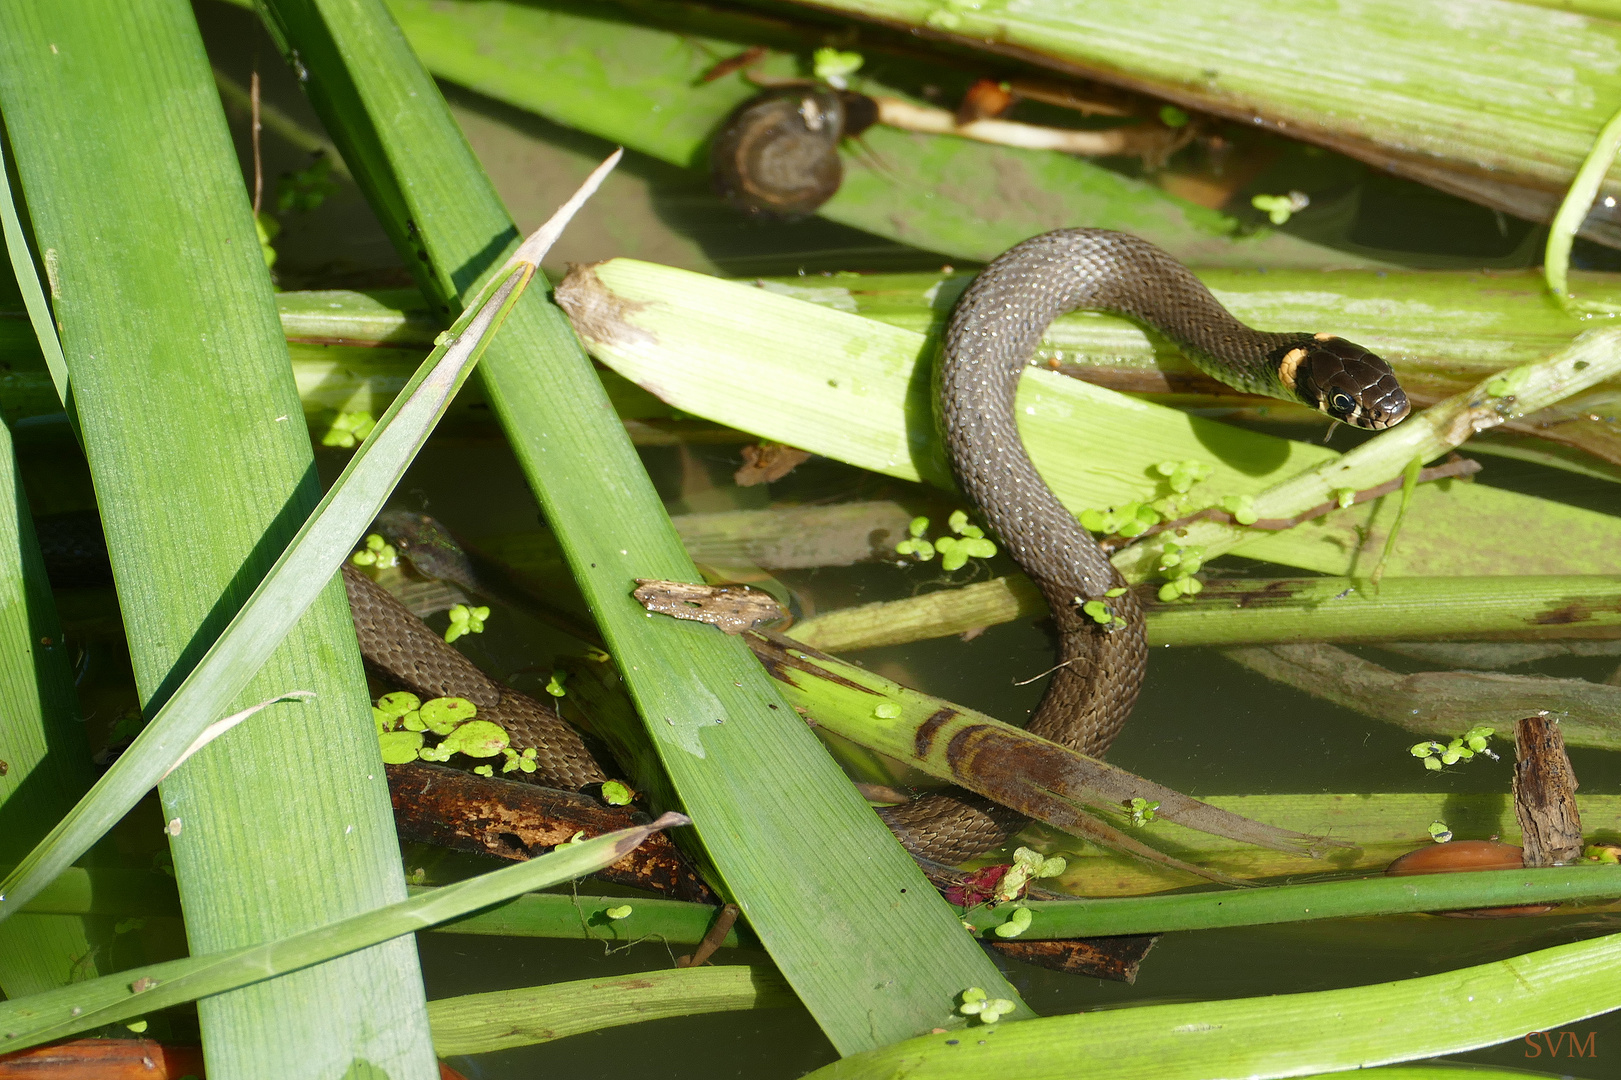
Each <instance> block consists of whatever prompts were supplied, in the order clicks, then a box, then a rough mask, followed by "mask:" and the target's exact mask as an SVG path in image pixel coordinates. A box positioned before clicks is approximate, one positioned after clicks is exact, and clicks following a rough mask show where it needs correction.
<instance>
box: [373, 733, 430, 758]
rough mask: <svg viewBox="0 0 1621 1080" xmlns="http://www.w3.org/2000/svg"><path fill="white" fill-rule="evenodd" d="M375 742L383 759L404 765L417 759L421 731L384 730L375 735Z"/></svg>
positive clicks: (420, 745)
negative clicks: (381, 752)
mask: <svg viewBox="0 0 1621 1080" xmlns="http://www.w3.org/2000/svg"><path fill="white" fill-rule="evenodd" d="M377 744H378V747H379V748H380V749H381V750H382V751H383V760H384V761H386V762H387V763H388V764H390V765H404V764H405V763H406V762H409V761H415V760H416V759H417V751H419V750H421V749H422V732H420V731H385V732H383V733H382V734H381V735H379V736H378V737H377Z"/></svg>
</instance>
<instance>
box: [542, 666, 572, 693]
mask: <svg viewBox="0 0 1621 1080" xmlns="http://www.w3.org/2000/svg"><path fill="white" fill-rule="evenodd" d="M567 678H568V672H566V671H554V672H552V677H551V678H549V679H547V680H546V692H547V693H548V694H550V695H551V696H552V697H562V696H564V695H565V694H567V693H568V691H567V690H565V689H563V682H564V680H565V679H567Z"/></svg>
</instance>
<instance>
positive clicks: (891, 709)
mask: <svg viewBox="0 0 1621 1080" xmlns="http://www.w3.org/2000/svg"><path fill="white" fill-rule="evenodd" d="M872 714H873V715H874V716H877V717H881V718H882V719H885V720H893V719H895V717H897V716H899V715H900V714H901V707H900V706H899V705H897V704H895V703H894V702H893V701H885V702H881V703H880V704H879V705H878V707H877V708H875V709H873V710H872Z"/></svg>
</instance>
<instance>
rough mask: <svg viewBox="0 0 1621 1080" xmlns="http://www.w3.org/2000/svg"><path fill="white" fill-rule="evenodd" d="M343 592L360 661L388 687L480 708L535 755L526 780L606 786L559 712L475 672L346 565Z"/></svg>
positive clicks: (515, 744) (551, 784)
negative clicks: (532, 769) (533, 764)
mask: <svg viewBox="0 0 1621 1080" xmlns="http://www.w3.org/2000/svg"><path fill="white" fill-rule="evenodd" d="M343 586H344V589H345V590H346V591H347V592H348V594H349V610H350V614H351V615H352V616H353V617H354V622H355V636H356V637H358V638H359V639H360V652H361V655H362V656H364V657H365V658H366V665H367V666H368V667H370V668H372V669H373V670H374V671H375V672H376V673H377V674H378V675H379V676H380V677H381V678H382V679H384V680H385V681H386V682H388V683H389V685H391V686H397V687H399V688H400V689H402V690H409V691H411V693H413V694H416V695H417V696H418V697H421V698H424V699H427V698H436V697H462V698H466V699H467V700H468V701H471V702H472V703H473V704H474V705H476V706H478V718H479V719H480V720H490V721H493V722H495V723H497V724H500V725H501V726H502V727H503V728H505V729H506V731H507V734H508V735H509V736H510V737H511V739H512V747H513V749H515V750H522V749H527V748H528V747H531V746H532V747H534V748H535V750H536V755H535V764H536V768H535V771H534V773H533V774H528V775H526V776H525V779H530V780H533V781H534V782H535V783H537V784H544V785H546V786H547V787H555V788H562V789H563V790H565V791H578V790H579V789H580V788H582V787H585V786H586V785H587V784H599V783H601V782H602V781H604V780H606V779H607V777H606V776H605V775H603V772H602V769H601V768H600V767H598V765H597V763H596V761H595V760H594V759H593V758H592V757H591V754H590V752H589V751H588V750H586V748H585V743H584V742H582V741H581V740H580V737H579V735H577V734H575V732H574V729H573V728H571V727H569V726H568V725H567V724H565V723H564V722H563V720H562V718H561V717H559V716H558V715H557V713H556V712H555V711H554V710H552V709H550V708H548V707H547V706H545V705H542V704H541V703H540V702H538V701H536V700H535V699H534V698H532V697H529V696H527V695H525V694H521V693H519V692H518V691H516V690H513V689H512V688H511V687H508V686H502V685H501V684H500V683H498V682H496V681H495V680H494V679H492V678H490V677H489V676H488V675H486V674H484V673H483V672H482V671H480V670H479V669H478V668H476V667H474V666H473V664H472V662H471V661H470V660H468V659H467V658H466V657H465V656H463V655H462V654H461V653H459V652H457V651H456V650H455V649H453V648H451V647H450V646H449V645H447V644H445V640H444V639H443V638H441V637H440V636H439V635H438V634H436V633H434V632H433V631H432V630H430V629H428V627H427V624H425V623H424V622H423V621H422V620H421V619H419V618H417V617H416V616H415V615H413V614H411V612H410V611H409V610H407V609H406V607H405V605H404V604H401V603H400V602H399V601H398V600H396V599H394V597H393V596H391V595H389V593H388V591H387V590H386V589H384V588H383V587H382V586H381V585H379V584H377V583H376V582H375V581H373V580H372V579H371V578H369V577H367V576H366V575H365V574H364V573H362V572H361V571H359V570H357V569H355V568H354V567H353V566H350V565H349V564H348V563H345V564H344V567H343Z"/></svg>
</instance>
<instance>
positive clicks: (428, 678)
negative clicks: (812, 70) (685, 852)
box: [40, 229, 1408, 864]
mask: <svg viewBox="0 0 1621 1080" xmlns="http://www.w3.org/2000/svg"><path fill="white" fill-rule="evenodd" d="M1078 308H1087V309H1092V310H1101V311H1110V312H1116V313H1119V314H1122V315H1125V316H1128V317H1130V318H1132V319H1134V320H1136V321H1138V322H1140V323H1143V324H1146V325H1147V326H1149V327H1152V328H1153V329H1155V330H1157V331H1159V332H1160V333H1161V334H1163V335H1164V336H1166V337H1167V338H1169V339H1170V340H1171V341H1172V342H1174V343H1175V344H1176V345H1177V346H1178V347H1179V348H1180V349H1181V350H1182V351H1183V353H1184V354H1186V355H1187V357H1188V358H1189V359H1190V360H1192V361H1193V362H1194V363H1195V364H1196V365H1198V366H1199V367H1200V368H1201V369H1203V370H1204V371H1205V372H1207V373H1208V374H1210V375H1212V376H1214V377H1215V378H1217V379H1220V380H1221V381H1222V382H1225V383H1228V384H1230V385H1232V386H1235V387H1237V388H1239V389H1241V390H1245V391H1248V392H1251V393H1257V394H1265V395H1268V396H1271V397H1277V398H1283V399H1285V400H1290V401H1300V402H1303V403H1305V404H1307V405H1309V406H1312V407H1313V408H1317V409H1320V410H1322V411H1323V412H1325V413H1326V414H1327V415H1329V416H1330V417H1333V418H1334V419H1336V420H1340V421H1343V422H1345V423H1348V424H1353V425H1356V426H1359V427H1366V428H1384V427H1389V426H1390V425H1392V424H1395V423H1397V422H1398V421H1400V420H1401V419H1402V418H1403V417H1405V416H1406V415H1407V410H1408V404H1407V398H1406V395H1405V394H1404V393H1403V392H1402V390H1401V388H1400V387H1399V386H1398V385H1397V384H1396V379H1395V376H1394V374H1392V372H1391V370H1390V367H1389V365H1387V364H1386V363H1385V362H1384V361H1383V360H1381V359H1379V358H1378V357H1377V356H1374V355H1373V354H1372V353H1370V352H1368V351H1367V350H1366V349H1363V348H1361V347H1360V346H1357V345H1353V344H1351V343H1350V342H1348V341H1345V340H1343V339H1341V338H1337V337H1332V336H1330V335H1326V334H1306V333H1297V334H1273V333H1262V332H1260V331H1257V330H1252V329H1250V328H1249V327H1247V326H1245V325H1244V324H1243V323H1241V322H1239V321H1238V320H1237V319H1235V318H1234V317H1233V316H1232V315H1231V314H1229V313H1228V311H1227V310H1226V309H1225V308H1223V307H1222V306H1221V304H1220V303H1219V302H1218V301H1217V300H1216V298H1215V297H1214V296H1212V295H1211V294H1210V292H1209V290H1207V289H1206V288H1205V287H1204V286H1203V285H1202V284H1200V282H1199V280H1198V279H1197V278H1195V277H1194V276H1193V274H1192V273H1191V272H1190V271H1189V270H1188V269H1187V268H1186V267H1184V266H1183V265H1182V264H1181V263H1179V262H1177V261H1176V260H1175V259H1173V258H1171V256H1169V255H1167V254H1166V253H1165V252H1163V251H1161V250H1160V249H1158V248H1156V247H1154V246H1153V245H1152V244H1149V243H1148V242H1146V241H1144V240H1140V239H1138V238H1136V237H1133V236H1128V235H1126V234H1124V233H1118V232H1110V231H1108V230H1105V229H1066V230H1062V231H1059V232H1052V233H1047V234H1045V235H1043V236H1038V237H1035V238H1034V239H1031V240H1027V241H1025V242H1024V243H1022V244H1020V245H1019V246H1017V247H1015V248H1013V249H1012V250H1010V251H1009V252H1007V254H1005V255H1003V256H1002V257H1001V258H999V259H997V260H996V261H995V262H993V263H992V264H991V265H990V266H988V267H987V268H986V269H985V270H984V271H982V272H981V273H980V274H979V276H978V277H976V278H975V279H974V282H973V284H972V285H970V286H969V288H968V289H967V291H966V292H964V293H963V295H962V298H961V299H960V300H959V301H958V302H957V306H956V309H955V310H954V312H953V314H952V317H951V322H950V324H949V326H948V328H947V331H946V336H945V348H944V352H943V355H942V358H941V362H940V364H939V365H938V368H937V371H936V384H937V394H936V398H937V404H938V408H939V413H940V422H941V425H942V430H943V431H944V434H945V440H946V444H947V447H948V450H949V453H950V457H951V461H952V466H953V469H954V470H955V472H956V475H957V479H958V482H959V483H960V484H961V486H962V489H963V491H964V493H965V494H967V495H968V497H969V498H970V499H972V500H973V502H974V504H975V505H976V506H977V507H979V509H980V512H981V513H982V514H983V515H984V518H985V520H986V522H987V524H989V525H990V527H991V528H992V529H993V530H994V531H995V533H996V535H997V536H998V538H999V539H1000V540H1001V542H1002V544H1003V546H1004V548H1005V549H1006V550H1007V551H1008V553H1009V554H1010V555H1011V556H1012V557H1013V558H1014V560H1015V561H1017V562H1018V564H1019V565H1020V566H1021V567H1022V568H1023V569H1024V571H1025V572H1026V573H1027V574H1029V576H1030V577H1031V579H1032V580H1034V581H1035V582H1036V583H1037V585H1038V586H1040V588H1041V590H1042V593H1043V594H1044V595H1045V596H1046V598H1047V603H1048V606H1049V607H1050V608H1051V609H1052V614H1053V619H1054V621H1055V622H1056V624H1057V629H1058V640H1059V666H1058V667H1057V668H1056V669H1055V672H1054V675H1053V678H1052V682H1051V683H1050V684H1049V685H1048V687H1047V692H1046V695H1045V696H1044V697H1043V698H1042V701H1041V705H1040V707H1039V708H1038V709H1037V711H1036V715H1035V718H1034V719H1033V720H1032V721H1031V723H1030V730H1031V731H1033V732H1035V733H1037V734H1039V735H1042V736H1044V737H1046V738H1049V739H1052V740H1053V741H1055V742H1058V743H1061V744H1063V745H1064V746H1067V747H1070V748H1071V749H1074V750H1077V751H1080V752H1081V753H1084V754H1089V755H1091V756H1094V757H1098V756H1102V754H1103V753H1104V752H1105V751H1106V750H1107V749H1108V748H1109V744H1110V743H1111V742H1113V741H1114V738H1115V736H1116V735H1117V734H1119V732H1120V729H1121V727H1122V726H1123V725H1124V724H1125V721H1126V716H1127V714H1129V713H1130V712H1131V707H1132V705H1133V704H1134V703H1135V702H1136V700H1137V693H1138V690H1139V689H1140V687H1141V685H1142V681H1143V674H1144V671H1145V668H1146V666H1147V651H1148V650H1147V644H1146V641H1145V639H1144V634H1143V611H1142V608H1141V606H1140V605H1139V604H1138V602H1137V600H1136V598H1135V597H1134V596H1133V595H1132V594H1131V593H1130V592H1129V591H1128V592H1126V593H1124V594H1122V595H1120V596H1118V597H1112V598H1111V597H1107V596H1106V594H1107V593H1108V592H1109V591H1111V590H1113V589H1117V588H1123V587H1124V586H1125V581H1124V580H1123V579H1122V578H1121V577H1120V575H1119V573H1118V572H1117V571H1116V570H1115V569H1114V567H1113V566H1112V565H1111V564H1110V562H1109V560H1108V557H1107V556H1106V555H1105V554H1104V552H1103V550H1102V549H1101V548H1099V547H1098V545H1097V542H1096V541H1095V540H1093V539H1092V537H1091V535H1090V534H1089V533H1087V532H1086V531H1085V530H1084V529H1082V528H1081V527H1080V525H1079V524H1078V523H1077V522H1076V520H1075V518H1074V516H1073V515H1072V514H1071V513H1070V512H1069V511H1068V510H1067V509H1065V507H1064V506H1063V504H1062V503H1060V502H1059V501H1058V499H1057V497H1056V496H1055V495H1053V493H1052V491H1051V490H1050V489H1049V488H1048V487H1047V485H1046V484H1045V483H1044V482H1043V481H1042V479H1041V477H1040V475H1039V474H1038V473H1037V472H1036V470H1035V467H1034V466H1033V465H1032V464H1031V462H1030V458H1029V456H1028V455H1027V454H1026V453H1025V450H1024V446H1023V443H1022V442H1021V441H1020V437H1019V432H1018V425H1017V423H1016V421H1015V417H1014V409H1013V396H1014V390H1015V388H1016V387H1017V385H1018V382H1019V377H1020V375H1021V374H1022V373H1023V371H1024V368H1025V367H1026V365H1027V364H1028V363H1029V361H1030V358H1031V357H1032V356H1033V355H1034V354H1035V350H1036V346H1037V345H1038V344H1039V342H1040V340H1041V336H1042V333H1043V332H1044V331H1045V330H1046V328H1047V325H1048V324H1049V323H1050V322H1051V321H1052V320H1053V319H1055V318H1057V317H1058V316H1059V315H1061V314H1063V313H1064V312H1067V311H1072V310H1075V309H1078ZM391 515H392V516H393V517H395V518H397V519H398V520H397V521H394V522H393V523H392V524H393V525H394V527H393V528H389V529H387V531H389V532H390V533H391V539H393V540H394V542H395V543H396V544H397V545H400V546H402V547H403V546H405V545H408V544H411V543H415V544H416V545H417V546H418V547H419V548H422V547H425V546H426V547H434V546H436V545H438V546H439V549H438V550H437V551H435V552H432V553H431V554H432V557H433V559H434V565H433V566H432V567H431V568H425V569H426V571H427V572H429V573H432V574H434V575H436V576H441V577H448V578H451V579H453V580H459V581H461V582H462V583H463V584H471V582H469V581H468V580H467V578H466V575H467V574H468V573H469V571H467V570H466V569H465V567H464V566H462V565H461V564H460V563H458V562H457V559H458V557H461V558H462V559H463V560H465V557H463V556H461V555H460V552H459V551H458V550H456V549H455V548H454V545H453V542H450V541H449V540H448V537H446V536H445V535H444V534H443V533H442V532H440V533H435V532H434V531H433V530H436V529H437V528H438V526H437V525H436V523H432V522H431V519H427V518H423V517H422V516H421V515H412V514H400V513H399V512H389V513H387V514H385V518H384V520H383V521H382V522H381V523H380V524H382V525H384V526H387V525H389V524H390V522H389V521H388V520H387V519H388V518H389V517H390V516H391ZM413 523H414V524H413ZM429 525H431V526H432V528H431V529H430V528H428V526H429ZM40 526H41V528H40V538H41V544H42V546H44V547H45V548H46V549H47V552H48V559H47V561H48V562H50V561H51V559H50V557H49V553H50V552H52V551H53V550H59V549H62V548H64V547H68V546H71V545H73V544H82V543H83V541H82V540H81V539H77V538H73V539H70V538H69V537H70V536H71V535H72V530H71V529H67V530H56V529H53V528H52V527H51V525H50V523H49V522H47V521H42V522H40ZM90 527H93V528H94V529H95V530H96V532H97V533H98V534H99V522H95V521H94V514H91V515H90ZM76 528H77V529H78V530H79V532H80V533H82V532H83V530H84V528H85V522H83V521H81V522H78V523H77V526H76ZM59 531H60V532H62V533H63V535H62V536H61V537H58V536H57V535H56V534H57V532H59ZM98 539H99V536H98ZM99 550H100V556H99V558H100V560H101V564H100V565H102V566H104V565H105V560H106V555H105V548H104V547H103V548H100V549H99ZM78 554H80V557H81V558H82V557H83V555H82V552H81V553H78ZM409 554H411V555H412V556H413V561H418V565H419V566H420V565H422V563H421V561H420V560H421V559H422V557H423V556H424V555H425V554H428V553H426V552H424V551H421V550H418V551H412V552H409ZM445 560H449V561H448V562H446V561H445ZM60 561H61V560H60V556H58V562H59V564H60ZM98 574H99V571H98ZM108 576H109V577H110V574H109V575H108ZM55 579H56V573H55V572H53V580H55ZM343 579H344V585H345V587H346V588H347V591H348V594H349V606H350V609H351V611H352V613H353V616H354V624H355V633H356V635H357V637H358V638H359V641H360V648H361V653H362V655H363V656H364V657H365V660H366V663H367V665H368V667H370V668H371V669H372V670H373V671H374V672H375V673H376V674H377V675H378V676H379V677H381V678H382V679H383V680H385V681H386V682H388V683H390V684H391V685H394V686H397V687H399V688H400V689H405V690H410V691H412V692H413V693H416V694H419V695H421V696H423V697H440V696H454V697H464V698H467V699H468V700H470V701H472V702H473V703H474V704H475V705H476V706H478V710H479V715H480V716H481V717H483V718H485V719H489V720H493V721H495V722H496V723H498V724H500V725H501V726H502V727H504V728H506V730H507V731H508V733H509V734H510V736H511V738H512V745H513V746H514V747H519V748H522V747H529V746H533V747H535V748H536V749H537V750H538V751H539V753H538V755H537V765H538V768H537V770H536V772H535V774H534V775H533V776H532V777H529V778H530V779H532V780H534V781H535V782H536V783H541V784H546V785H548V786H551V787H558V788H563V789H565V790H570V791H575V790H578V789H580V788H582V787H584V786H586V785H588V784H592V783H598V782H601V781H602V780H604V779H606V777H605V775H604V773H603V771H602V769H601V767H600V766H598V764H597V762H596V761H595V760H594V759H593V758H592V756H591V754H590V752H589V751H588V750H587V749H586V746H585V744H584V742H582V741H581V739H580V737H579V735H578V734H576V733H575V732H574V730H573V729H572V728H570V727H569V726H568V725H567V724H565V723H564V722H563V720H562V719H561V718H560V717H559V716H558V715H557V713H556V712H555V710H553V709H552V708H551V707H550V706H548V705H543V704H541V703H540V702H538V701H536V700H534V699H533V698H530V697H527V696H525V695H523V694H521V693H518V692H517V691H514V690H511V689H510V688H508V687H505V686H502V685H501V684H500V683H498V682H496V681H495V680H494V679H491V678H490V677H489V676H487V675H485V674H484V673H483V672H481V671H480V670H479V669H478V668H476V667H475V666H473V664H472V663H471V662H470V661H468V660H467V659H466V658H465V657H464V656H462V654H461V653H459V652H457V651H456V650H455V649H453V648H451V647H450V646H449V645H447V644H446V643H445V641H444V639H443V638H441V637H440V636H439V635H438V634H436V633H434V632H433V631H432V630H430V629H429V628H428V627H427V626H426V625H425V624H424V623H423V622H422V621H421V620H420V619H418V618H417V617H416V616H415V615H413V614H411V612H410V611H409V610H407V609H406V607H405V606H404V605H403V604H401V603H400V602H399V601H398V600H396V599H394V597H393V596H392V595H390V594H389V593H388V592H387V591H386V590H384V589H383V588H382V587H381V586H379V585H378V584H376V583H375V582H374V581H372V579H371V578H369V577H368V576H367V575H365V574H364V573H362V572H360V571H359V570H357V569H356V568H354V567H352V566H349V565H345V566H344V568H343ZM57 583H58V584H74V583H80V582H73V581H58V582H57ZM82 583H89V582H88V581H85V582H82ZM1094 599H1096V600H1103V601H1104V602H1106V603H1107V604H1108V605H1109V607H1110V609H1111V610H1112V611H1113V613H1114V614H1115V615H1116V616H1118V617H1119V620H1121V621H1119V622H1116V623H1113V624H1111V625H1112V626H1113V627H1114V628H1113V629H1109V630H1105V629H1103V628H1102V627H1101V626H1100V625H1099V624H1098V623H1096V622H1094V621H1093V620H1091V619H1090V618H1088V617H1086V616H1085V615H1083V614H1082V612H1081V610H1080V605H1081V603H1083V602H1084V601H1087V600H1094ZM880 814H881V815H882V817H883V818H884V820H885V821H886V822H887V823H888V824H889V825H890V827H891V828H893V829H894V830H895V832H896V833H897V835H899V837H900V838H901V840H902V842H903V843H904V844H905V845H906V846H907V848H908V849H910V850H911V851H912V852H913V853H914V854H917V855H919V856H921V857H924V858H927V859H932V860H934V861H935V862H940V863H946V864H956V863H960V862H962V861H964V860H966V859H969V858H972V857H973V856H976V855H979V854H981V853H983V852H985V851H988V850H990V849H991V848H993V847H996V846H999V845H1000V844H1002V843H1004V842H1006V840H1007V839H1008V838H1009V837H1010V836H1011V835H1012V834H1013V833H1014V832H1015V831H1017V829H1018V828H1019V827H1020V826H1021V824H1022V823H1023V821H1024V819H1023V818H1022V817H1021V816H1020V815H1018V814H1016V813H1015V812H1013V811H1011V810H1008V809H1006V808H1005V807H1001V806H997V805H996V804H994V803H991V802H989V801H987V800H984V799H981V798H978V797H975V796H971V795H967V794H965V793H950V794H936V795H928V796H925V797H923V798H921V799H918V800H916V801H915V802H912V803H910V804H908V805H905V806H901V807H893V808H889V809H885V810H882V811H880Z"/></svg>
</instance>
